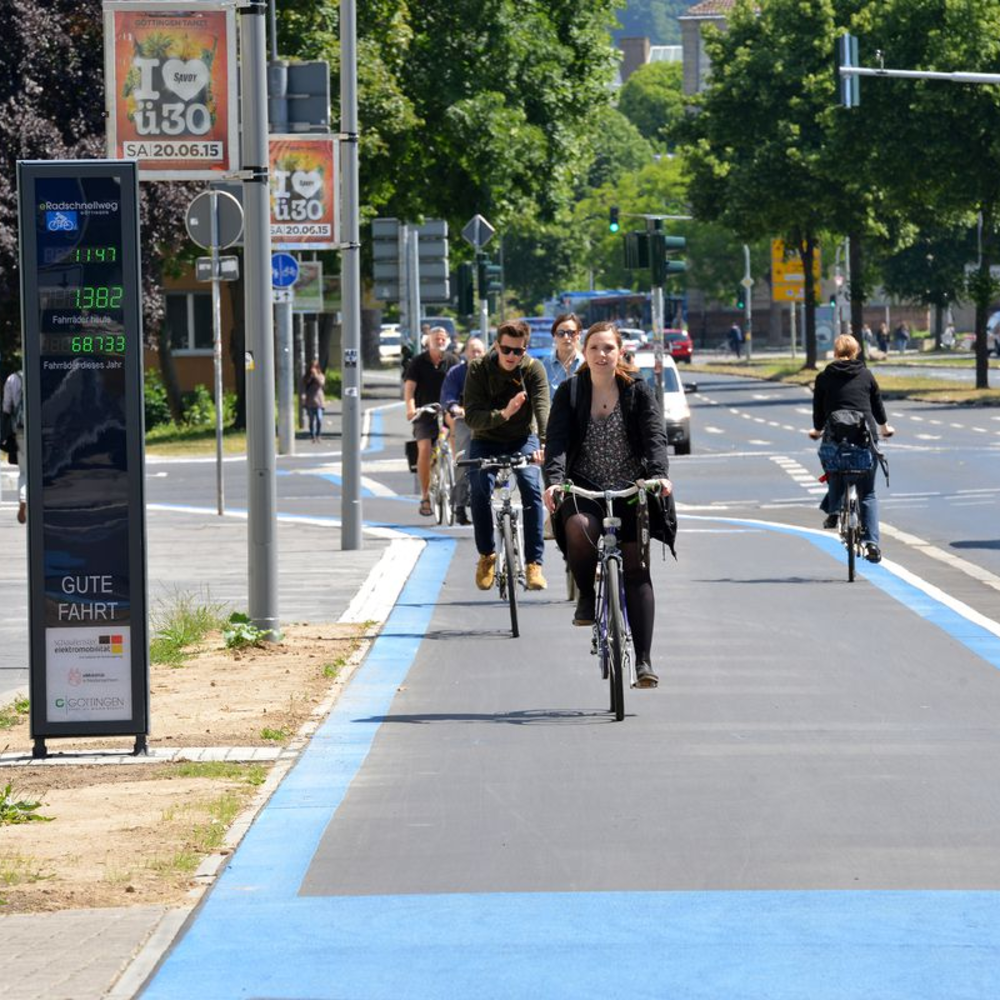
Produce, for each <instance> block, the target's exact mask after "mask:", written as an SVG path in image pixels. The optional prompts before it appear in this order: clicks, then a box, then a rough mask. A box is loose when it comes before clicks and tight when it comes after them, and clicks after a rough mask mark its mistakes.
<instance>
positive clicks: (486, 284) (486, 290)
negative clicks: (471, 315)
mask: <svg viewBox="0 0 1000 1000" xmlns="http://www.w3.org/2000/svg"><path fill="white" fill-rule="evenodd" d="M477 264H478V267H479V297H480V298H481V299H485V298H486V296H487V295H491V294H493V293H494V292H502V291H503V268H502V267H501V266H500V265H499V264H494V263H493V262H492V261H491V260H490V258H489V257H487V256H486V254H484V253H483V254H480V255H479V259H478V261H477Z"/></svg>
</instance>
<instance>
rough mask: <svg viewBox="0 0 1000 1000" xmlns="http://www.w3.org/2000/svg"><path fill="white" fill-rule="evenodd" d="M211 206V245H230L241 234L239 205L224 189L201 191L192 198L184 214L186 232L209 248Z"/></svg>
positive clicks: (241, 221)
mask: <svg viewBox="0 0 1000 1000" xmlns="http://www.w3.org/2000/svg"><path fill="white" fill-rule="evenodd" d="M216 206H217V207H216ZM213 210H215V211H216V213H217V216H216V217H217V224H216V226H217V228H216V242H215V245H216V246H217V247H219V249H220V250H221V249H224V248H225V247H231V246H232V245H233V244H234V243H235V242H236V241H237V240H238V239H239V238H240V236H241V235H242V234H243V206H242V205H240V203H239V201H237V199H236V198H234V197H233V196H232V195H231V194H227V193H226V192H225V191H202V193H201V194H199V195H197V196H196V197H195V198H194V199H193V200H192V202H191V204H190V205H188V210H187V215H186V216H185V218H184V225H185V226H186V227H187V231H188V236H190V237H191V240H192V242H194V243H197V244H198V246H200V247H202V248H203V249H205V250H211V249H212V212H213Z"/></svg>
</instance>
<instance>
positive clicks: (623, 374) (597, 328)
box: [577, 320, 639, 385]
mask: <svg viewBox="0 0 1000 1000" xmlns="http://www.w3.org/2000/svg"><path fill="white" fill-rule="evenodd" d="M592 333H613V334H614V335H615V343H617V344H618V351H619V354H618V363H617V364H616V365H615V378H616V379H619V380H620V381H622V382H624V383H625V385H631V384H632V383H633V382H634V381H635V377H636V373H637V372H638V371H639V369H638V368H637V367H636V366H635V365H634V364H632V363H631V362H629V361H626V360H625V351H624V348H625V341H623V340H622V334H621V330H619V329H618V324H617V323H612V322H611V321H610V320H600V321H599V322H597V323H594V324H592V325H591V326H590V327H589V328H588V329H587V332H586V334H585V335H584V338H583V357H584V362H583V364H582V365H580V367H579V368H578V369H577V372H582V371H589V370H590V365H588V364H587V361H586V357H587V341H588V340H590V335H591V334H592Z"/></svg>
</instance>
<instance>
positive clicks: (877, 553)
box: [865, 542, 882, 563]
mask: <svg viewBox="0 0 1000 1000" xmlns="http://www.w3.org/2000/svg"><path fill="white" fill-rule="evenodd" d="M865 558H866V559H867V560H868V561H869V562H870V563H880V562H881V561H882V551H881V549H879V547H878V546H877V545H876V544H875V543H874V542H865Z"/></svg>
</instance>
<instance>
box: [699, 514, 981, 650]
mask: <svg viewBox="0 0 1000 1000" xmlns="http://www.w3.org/2000/svg"><path fill="white" fill-rule="evenodd" d="M687 516H688V517H691V518H692V519H694V520H709V519H710V518H709V517H706V516H704V515H702V516H699V515H697V514H693V515H687ZM719 520H726V519H725V518H720V519H719ZM736 520H738V521H740V522H741V523H742V524H744V525H747V524H749V525H762V526H763V527H765V529H766V528H767V527H768V526H770V527H772V528H773V527H780V528H784V529H787V530H790V531H791V532H792V533H803V534H805V533H808V534H811V535H826V534H828V533H827V532H825V531H820V530H819V529H817V528H803V527H800V526H799V525H795V524H780V523H779V522H776V521H758V520H755V519H754V518H744V517H741V518H738V519H736ZM880 528H881V531H882V534H883V535H889V536H890V537H892V538H895V539H896V540H897V541H900V542H902V543H903V544H904V545H910V546H912V547H913V548H915V549H917V550H918V551H920V552H923V553H924V554H925V555H928V556H930V557H931V558H932V559H937V560H938V561H940V562H944V563H947V564H949V565H951V566H952V567H953V568H955V569H958V570H961V571H962V572H964V573H967V574H968V575H969V576H971V577H974V578H975V579H977V580H979V581H980V582H981V583H984V584H986V586H987V587H992V588H993V589H994V590H1000V577H997V576H994V575H993V574H992V573H990V572H988V571H987V570H984V569H983V568H982V567H980V566H976V565H975V564H973V563H970V562H966V560H964V559H959V558H958V557H957V556H953V555H952V554H951V553H950V552H944V551H942V550H941V549H939V548H937V547H936V546H934V545H931V544H930V543H929V542H925V541H924V540H923V539H921V538H918V537H917V536H916V535H910V534H908V533H907V532H905V531H900V530H899V529H898V528H893V527H892V525H889V524H886V523H885V522H884V521H883V522H882V524H881V525H880ZM684 530H685V531H687V530H688V529H687V528H685V529H684ZM880 565H881V566H883V567H884V568H885V569H887V570H888V571H889V572H890V573H892V574H893V575H894V576H897V577H899V579H901V580H905V581H906V582H907V583H909V584H910V585H911V586H914V587H916V588H917V589H918V590H922V591H923V592H924V593H925V594H927V596H928V597H932V598H933V599H934V600H936V601H940V602H941V603H942V604H944V605H946V606H947V607H948V608H950V609H951V610H952V611H954V612H955V613H956V614H958V615H961V616H962V617H963V618H965V619H966V620H967V621H970V622H973V623H975V624H976V625H979V626H980V627H981V628H984V629H986V631H987V632H990V633H991V634H992V635H995V636H1000V622H996V621H994V620H993V619H992V618H987V617H986V616H985V615H983V614H980V612H978V611H976V610H975V608H972V607H970V606H969V605H968V604H966V603H965V602H964V601H960V600H958V598H956V597H952V596H951V595H950V594H946V593H945V592H944V591H943V590H941V589H940V587H935V586H934V584H932V583H929V582H928V581H927V580H924V579H923V578H922V577H919V576H917V575H916V573H912V572H911V571H910V570H908V569H905V568H904V567H903V566H901V565H900V564H899V563H897V562H894V561H893V560H891V559H883V560H882V562H881V563H880Z"/></svg>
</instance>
